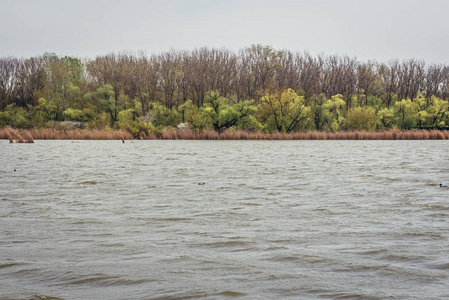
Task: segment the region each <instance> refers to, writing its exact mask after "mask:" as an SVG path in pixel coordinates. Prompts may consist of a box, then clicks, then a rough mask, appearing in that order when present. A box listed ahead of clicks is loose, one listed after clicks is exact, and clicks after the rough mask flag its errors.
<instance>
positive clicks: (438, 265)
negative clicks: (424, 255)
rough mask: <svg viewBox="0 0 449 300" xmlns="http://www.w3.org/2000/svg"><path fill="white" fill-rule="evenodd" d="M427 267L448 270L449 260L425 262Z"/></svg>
mask: <svg viewBox="0 0 449 300" xmlns="http://www.w3.org/2000/svg"><path fill="white" fill-rule="evenodd" d="M426 266H427V268H429V269H435V270H449V262H438V263H432V264H426Z"/></svg>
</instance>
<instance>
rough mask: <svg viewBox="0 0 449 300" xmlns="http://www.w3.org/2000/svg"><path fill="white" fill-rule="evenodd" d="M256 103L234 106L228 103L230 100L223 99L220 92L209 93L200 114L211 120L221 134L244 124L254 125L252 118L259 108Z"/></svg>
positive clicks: (247, 102) (249, 102) (250, 102)
mask: <svg viewBox="0 0 449 300" xmlns="http://www.w3.org/2000/svg"><path fill="white" fill-rule="evenodd" d="M253 104H254V101H253V100H251V101H242V102H239V103H236V104H234V105H230V104H229V103H228V99H226V98H224V97H221V96H220V94H219V93H218V92H209V93H207V95H206V97H205V99H204V104H203V106H202V107H201V108H200V113H201V114H202V115H203V116H205V117H206V119H208V120H209V122H210V123H211V124H212V127H213V128H214V129H215V130H216V131H218V132H220V131H222V130H224V129H226V128H231V127H234V126H238V125H239V124H244V123H248V122H249V123H253V122H254V121H255V120H254V118H252V115H253V113H254V112H256V111H257V108H256V107H255V106H254V105H253Z"/></svg>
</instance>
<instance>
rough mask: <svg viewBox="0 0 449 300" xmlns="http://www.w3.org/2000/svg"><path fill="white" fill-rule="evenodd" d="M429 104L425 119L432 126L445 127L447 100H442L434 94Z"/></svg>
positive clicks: (447, 112) (448, 116)
mask: <svg viewBox="0 0 449 300" xmlns="http://www.w3.org/2000/svg"><path fill="white" fill-rule="evenodd" d="M430 103H431V104H430V105H429V106H428V107H427V110H426V112H427V119H428V120H429V125H430V126H432V127H445V126H447V125H448V123H447V120H448V118H449V101H445V100H442V99H440V98H438V97H436V96H432V97H431V101H430Z"/></svg>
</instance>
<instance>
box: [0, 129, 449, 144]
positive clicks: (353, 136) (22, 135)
mask: <svg viewBox="0 0 449 300" xmlns="http://www.w3.org/2000/svg"><path fill="white" fill-rule="evenodd" d="M0 139H9V141H10V142H11V143H12V142H14V141H16V142H18V143H26V142H28V143H33V142H34V140H35V139H39V140H122V141H123V142H124V141H125V140H131V139H133V137H132V136H131V134H130V133H129V132H127V131H124V130H113V131H105V130H97V129H89V130H87V129H77V130H56V129H49V128H43V129H30V130H26V129H13V128H11V127H4V128H0ZM141 139H146V140H156V139H164V140H177V139H179V140H449V131H448V130H409V131H398V130H390V131H383V132H364V131H354V132H349V131H348V132H345V131H337V132H324V131H308V132H293V133H280V132H275V133H271V134H270V133H263V132H247V131H242V130H237V131H231V130H225V131H224V132H222V133H218V132H216V131H215V130H202V131H195V130H191V129H182V130H178V129H175V128H166V129H165V130H163V131H158V132H151V133H149V134H147V135H145V136H143V137H142V138H141Z"/></svg>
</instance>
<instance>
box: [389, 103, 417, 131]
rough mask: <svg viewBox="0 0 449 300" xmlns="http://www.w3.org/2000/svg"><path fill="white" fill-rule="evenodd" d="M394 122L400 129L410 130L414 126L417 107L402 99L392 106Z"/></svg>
mask: <svg viewBox="0 0 449 300" xmlns="http://www.w3.org/2000/svg"><path fill="white" fill-rule="evenodd" d="M394 111H395V116H396V122H397V124H399V127H400V128H401V129H410V128H412V127H414V126H416V123H417V116H418V114H417V111H418V105H417V104H416V103H415V102H412V100H410V99H407V100H405V99H402V100H401V101H397V102H396V103H395V104H394Z"/></svg>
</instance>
